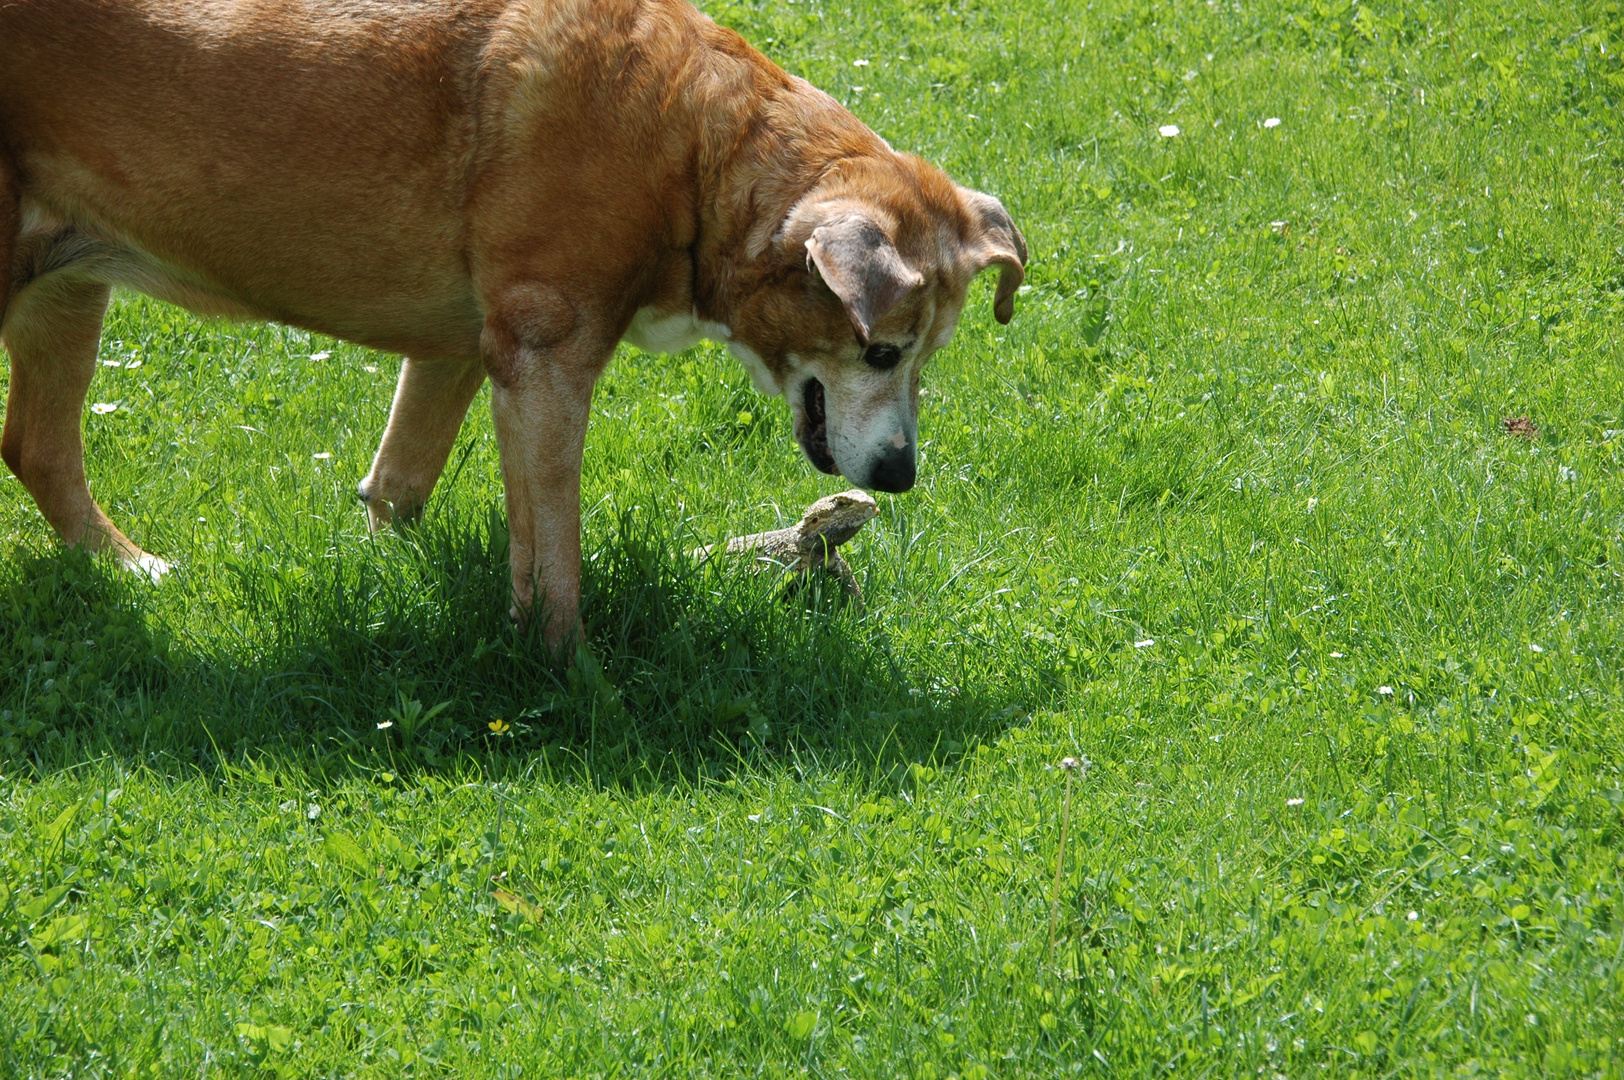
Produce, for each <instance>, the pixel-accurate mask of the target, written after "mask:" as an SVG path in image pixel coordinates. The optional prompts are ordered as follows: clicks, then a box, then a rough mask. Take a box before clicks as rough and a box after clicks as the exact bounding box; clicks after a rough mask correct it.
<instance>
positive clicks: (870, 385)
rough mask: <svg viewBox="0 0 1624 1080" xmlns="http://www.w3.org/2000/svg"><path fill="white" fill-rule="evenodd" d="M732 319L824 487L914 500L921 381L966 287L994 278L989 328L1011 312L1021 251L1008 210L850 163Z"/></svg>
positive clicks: (763, 254) (784, 241) (802, 213)
mask: <svg viewBox="0 0 1624 1080" xmlns="http://www.w3.org/2000/svg"><path fill="white" fill-rule="evenodd" d="M762 264H765V272H764V273H763V274H762V276H761V277H760V278H759V279H758V282H757V284H756V287H755V288H753V289H751V290H750V291H749V294H748V296H747V297H746V299H745V300H744V302H743V304H742V305H740V307H739V309H738V310H736V311H735V312H734V319H733V335H734V346H735V349H734V351H735V352H737V353H738V354H739V355H740V356H741V358H742V359H744V360H745V362H746V364H747V365H748V366H749V367H750V368H751V369H752V375H753V376H754V377H755V380H756V384H757V387H758V389H760V390H762V391H763V392H765V393H779V394H783V395H785V396H786V397H787V398H788V399H789V403H790V407H791V409H792V410H793V411H794V414H795V438H796V441H797V442H799V443H800V444H801V449H802V450H803V451H805V453H806V456H807V458H808V460H810V461H811V462H812V464H813V465H815V466H817V468H819V469H821V470H822V471H824V472H826V473H838V474H840V475H842V476H845V477H846V478H847V479H849V480H851V481H853V482H855V483H857V484H859V485H861V486H863V487H868V488H874V489H876V490H879V491H907V490H908V489H909V488H911V487H912V486H913V483H914V472H915V456H916V454H917V450H918V441H919V440H918V429H919V423H918V418H919V377H920V372H921V370H922V369H923V367H924V365H925V362H926V361H927V360H928V359H929V358H930V355H931V354H932V353H934V352H935V351H936V350H938V349H940V348H942V347H943V346H944V345H946V344H947V343H948V341H949V340H950V339H951V338H952V336H953V330H954V328H955V327H956V326H957V325H958V321H959V312H960V311H961V310H962V309H963V307H964V301H965V295H966V293H967V292H968V290H969V286H970V282H971V280H972V279H973V278H975V276H976V275H977V274H979V273H980V272H981V271H983V270H985V269H987V268H988V267H991V266H997V267H998V268H999V276H998V290H997V293H996V295H995V297H994V300H993V314H994V316H995V317H996V318H997V319H998V321H999V322H1001V323H1007V322H1009V320H1010V318H1011V317H1012V316H1013V315H1014V312H1015V290H1016V289H1018V288H1019V287H1020V285H1021V282H1022V281H1023V280H1024V278H1025V269H1024V268H1025V266H1026V241H1025V240H1024V239H1023V238H1022V236H1021V233H1020V230H1019V229H1017V228H1016V227H1015V223H1014V221H1012V220H1011V219H1010V216H1009V214H1008V213H1007V212H1006V211H1005V210H1004V207H1003V205H1002V204H1001V203H999V201H998V200H997V199H995V198H993V197H992V196H991V195H986V194H983V193H982V192H979V191H971V190H969V189H968V188H963V187H959V186H957V185H956V184H954V183H953V182H952V181H951V180H949V179H948V178H947V177H946V176H945V175H943V174H942V173H941V172H940V171H938V170H937V169H935V168H933V167H932V166H930V165H927V164H925V163H924V162H921V161H919V160H918V159H916V158H912V157H908V156H906V155H900V154H887V155H883V156H875V157H864V158H858V159H855V160H850V161H844V162H841V163H840V164H839V165H838V166H837V167H836V168H835V169H833V170H831V173H830V174H829V175H828V176H826V177H825V178H824V180H823V181H822V182H821V183H819V184H818V185H817V186H816V187H815V188H813V189H812V190H811V191H809V192H807V193H806V194H805V195H804V196H803V197H802V198H801V199H800V200H799V201H797V202H796V203H795V205H794V207H793V208H792V209H791V210H790V212H789V214H788V215H787V216H786V217H785V218H784V219H783V220H782V221H781V222H779V223H777V228H776V229H775V230H774V231H773V232H772V233H771V235H770V237H769V236H764V237H763V239H762V250H761V251H760V253H759V256H758V266H760V265H762Z"/></svg>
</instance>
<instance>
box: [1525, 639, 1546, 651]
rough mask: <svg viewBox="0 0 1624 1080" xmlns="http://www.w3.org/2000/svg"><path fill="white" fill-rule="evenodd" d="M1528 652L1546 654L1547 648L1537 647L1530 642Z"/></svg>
mask: <svg viewBox="0 0 1624 1080" xmlns="http://www.w3.org/2000/svg"><path fill="white" fill-rule="evenodd" d="M1528 650H1529V652H1544V651H1545V646H1543V645H1535V644H1534V643H1533V642H1532V641H1530V642H1529V643H1528Z"/></svg>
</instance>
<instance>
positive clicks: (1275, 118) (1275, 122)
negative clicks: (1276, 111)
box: [1263, 116, 1280, 128]
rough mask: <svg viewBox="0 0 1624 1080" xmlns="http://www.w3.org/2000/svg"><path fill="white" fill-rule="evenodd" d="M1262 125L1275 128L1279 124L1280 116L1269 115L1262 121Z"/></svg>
mask: <svg viewBox="0 0 1624 1080" xmlns="http://www.w3.org/2000/svg"><path fill="white" fill-rule="evenodd" d="M1263 126H1264V127H1266V128H1277V127H1279V126H1280V118H1279V117H1278V116H1271V117H1269V118H1268V119H1267V120H1265V121H1263Z"/></svg>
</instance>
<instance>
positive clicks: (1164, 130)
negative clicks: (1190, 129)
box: [1156, 124, 1179, 139]
mask: <svg viewBox="0 0 1624 1080" xmlns="http://www.w3.org/2000/svg"><path fill="white" fill-rule="evenodd" d="M1156 132H1157V134H1159V135H1160V136H1161V137H1162V138H1164V139H1171V138H1173V137H1174V136H1176V135H1177V134H1178V133H1179V126H1178V125H1177V124H1163V125H1162V126H1161V127H1159V128H1157V129H1156Z"/></svg>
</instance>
